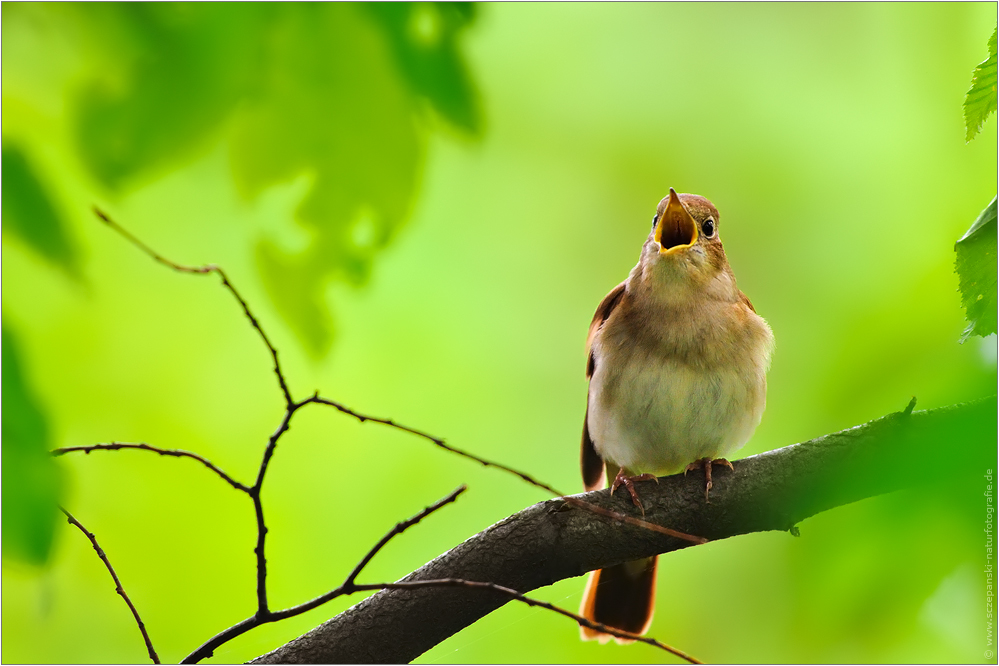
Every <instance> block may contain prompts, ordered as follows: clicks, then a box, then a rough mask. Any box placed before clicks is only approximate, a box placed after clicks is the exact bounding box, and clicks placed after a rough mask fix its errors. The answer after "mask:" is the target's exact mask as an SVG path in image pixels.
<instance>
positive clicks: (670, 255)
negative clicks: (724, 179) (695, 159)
mask: <svg viewBox="0 0 999 666" xmlns="http://www.w3.org/2000/svg"><path fill="white" fill-rule="evenodd" d="M718 217H719V216H718V209H717V208H715V207H714V205H713V204H712V203H711V202H710V201H708V200H707V199H705V198H704V197H702V196H698V195H696V194H677V193H676V191H675V190H674V189H673V188H672V187H671V188H669V196H666V197H663V200H662V201H660V202H659V206H657V207H656V214H655V217H653V218H652V231H651V232H650V233H649V238H648V240H646V241H645V246H644V247H643V248H642V259H641V262H640V265H641V266H642V267H643V273H645V275H646V277H647V278H653V279H654V280H655V281H656V282H657V283H662V282H666V283H669V284H672V285H676V286H679V285H680V284H685V285H687V286H690V287H694V288H703V287H706V286H708V285H709V284H710V283H711V282H712V281H716V280H717V279H718V278H719V277H722V275H723V274H730V273H731V271H730V270H729V268H728V260H727V259H726V258H725V250H724V248H723V247H722V243H721V239H720V238H719V236H718Z"/></svg>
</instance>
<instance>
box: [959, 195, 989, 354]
mask: <svg viewBox="0 0 999 666" xmlns="http://www.w3.org/2000/svg"><path fill="white" fill-rule="evenodd" d="M954 251H955V252H957V274H958V277H959V279H960V289H961V302H962V303H963V304H964V309H965V312H966V313H967V318H968V321H969V322H970V323H969V324H968V327H967V328H966V329H964V333H963V334H962V335H961V342H964V341H965V340H967V339H968V338H969V337H971V336H972V335H980V336H983V337H984V336H986V335H990V334H992V333H995V332H996V199H995V198H993V199H992V203H990V204H989V205H988V206H986V207H985V210H983V211H982V212H981V214H980V215H979V216H978V219H977V220H975V223H974V224H972V225H971V228H970V229H968V231H967V233H965V234H964V236H962V237H961V239H960V240H958V241H957V243H955V244H954Z"/></svg>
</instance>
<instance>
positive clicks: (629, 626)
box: [579, 557, 659, 644]
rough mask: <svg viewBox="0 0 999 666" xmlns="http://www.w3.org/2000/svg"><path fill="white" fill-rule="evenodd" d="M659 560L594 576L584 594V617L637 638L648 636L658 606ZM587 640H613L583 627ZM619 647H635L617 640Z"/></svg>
mask: <svg viewBox="0 0 999 666" xmlns="http://www.w3.org/2000/svg"><path fill="white" fill-rule="evenodd" d="M658 561H659V558H658V557H649V558H646V559H644V560H635V561H634V562H625V563H623V564H617V565H615V566H612V567H607V568H606V569H600V570H599V571H594V572H592V573H591V574H590V579H589V581H587V583H586V591H585V592H584V593H583V604H582V607H581V608H580V610H579V613H580V615H582V616H583V617H585V618H586V619H588V620H592V621H593V622H599V623H601V624H605V625H607V626H608V627H613V628H615V629H621V630H622V631H628V632H631V633H633V634H644V633H645V632H646V631H648V630H649V626H650V625H651V624H652V611H653V610H654V609H655V605H656V568H657V564H658ZM580 634H581V635H582V638H583V640H594V639H596V640H598V641H600V642H601V643H606V642H607V641H609V640H610V639H611V636H610V634H605V633H603V632H600V631H596V630H594V629H590V628H588V627H580ZM614 640H615V641H617V642H618V643H622V644H624V643H631V642H632V641H630V640H627V639H622V638H614Z"/></svg>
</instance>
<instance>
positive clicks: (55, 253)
mask: <svg viewBox="0 0 999 666" xmlns="http://www.w3.org/2000/svg"><path fill="white" fill-rule="evenodd" d="M3 228H4V231H7V232H9V233H11V234H13V235H15V236H17V237H18V238H20V239H21V240H23V241H24V242H25V243H27V244H28V246H29V247H30V248H31V249H33V250H35V251H36V252H38V253H39V254H40V255H42V256H43V257H45V258H46V259H48V260H49V261H51V262H53V263H54V264H57V265H58V266H60V267H62V268H63V269H65V270H66V271H67V272H68V273H69V274H71V275H74V276H75V275H77V274H78V263H77V254H76V249H75V246H74V244H73V242H72V241H71V240H70V238H69V235H68V233H67V231H66V225H65V223H64V222H63V221H62V218H61V217H60V216H59V213H58V210H57V208H56V205H55V204H54V203H53V202H52V199H51V197H50V196H49V195H48V193H47V192H46V191H45V187H44V185H43V184H42V182H41V181H40V180H39V179H38V176H37V173H36V171H35V169H33V168H32V165H31V164H30V163H29V162H28V158H27V156H26V155H25V154H24V152H23V151H22V150H21V148H20V147H18V146H15V145H11V144H8V143H7V142H4V144H3Z"/></svg>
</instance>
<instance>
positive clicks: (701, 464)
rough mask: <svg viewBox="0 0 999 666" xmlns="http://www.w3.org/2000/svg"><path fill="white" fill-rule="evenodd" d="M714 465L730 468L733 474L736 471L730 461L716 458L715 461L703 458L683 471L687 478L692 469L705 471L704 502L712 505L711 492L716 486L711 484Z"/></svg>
mask: <svg viewBox="0 0 999 666" xmlns="http://www.w3.org/2000/svg"><path fill="white" fill-rule="evenodd" d="M714 465H724V466H725V467H728V468H729V469H730V470H732V471H733V472H734V471H735V467H733V466H732V463H730V462H729V461H728V460H725V459H724V458H714V459H711V458H701V459H700V460H695V461H694V462H692V463H690V464H689V465H687V468H686V469H685V470H683V475H684V476H687V472H689V471H690V470H692V469H702V470H704V502H705V504H711V498H710V496H709V493H710V492H711V488H712V486H714V484H713V483H712V482H711V468H712V467H713V466H714Z"/></svg>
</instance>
